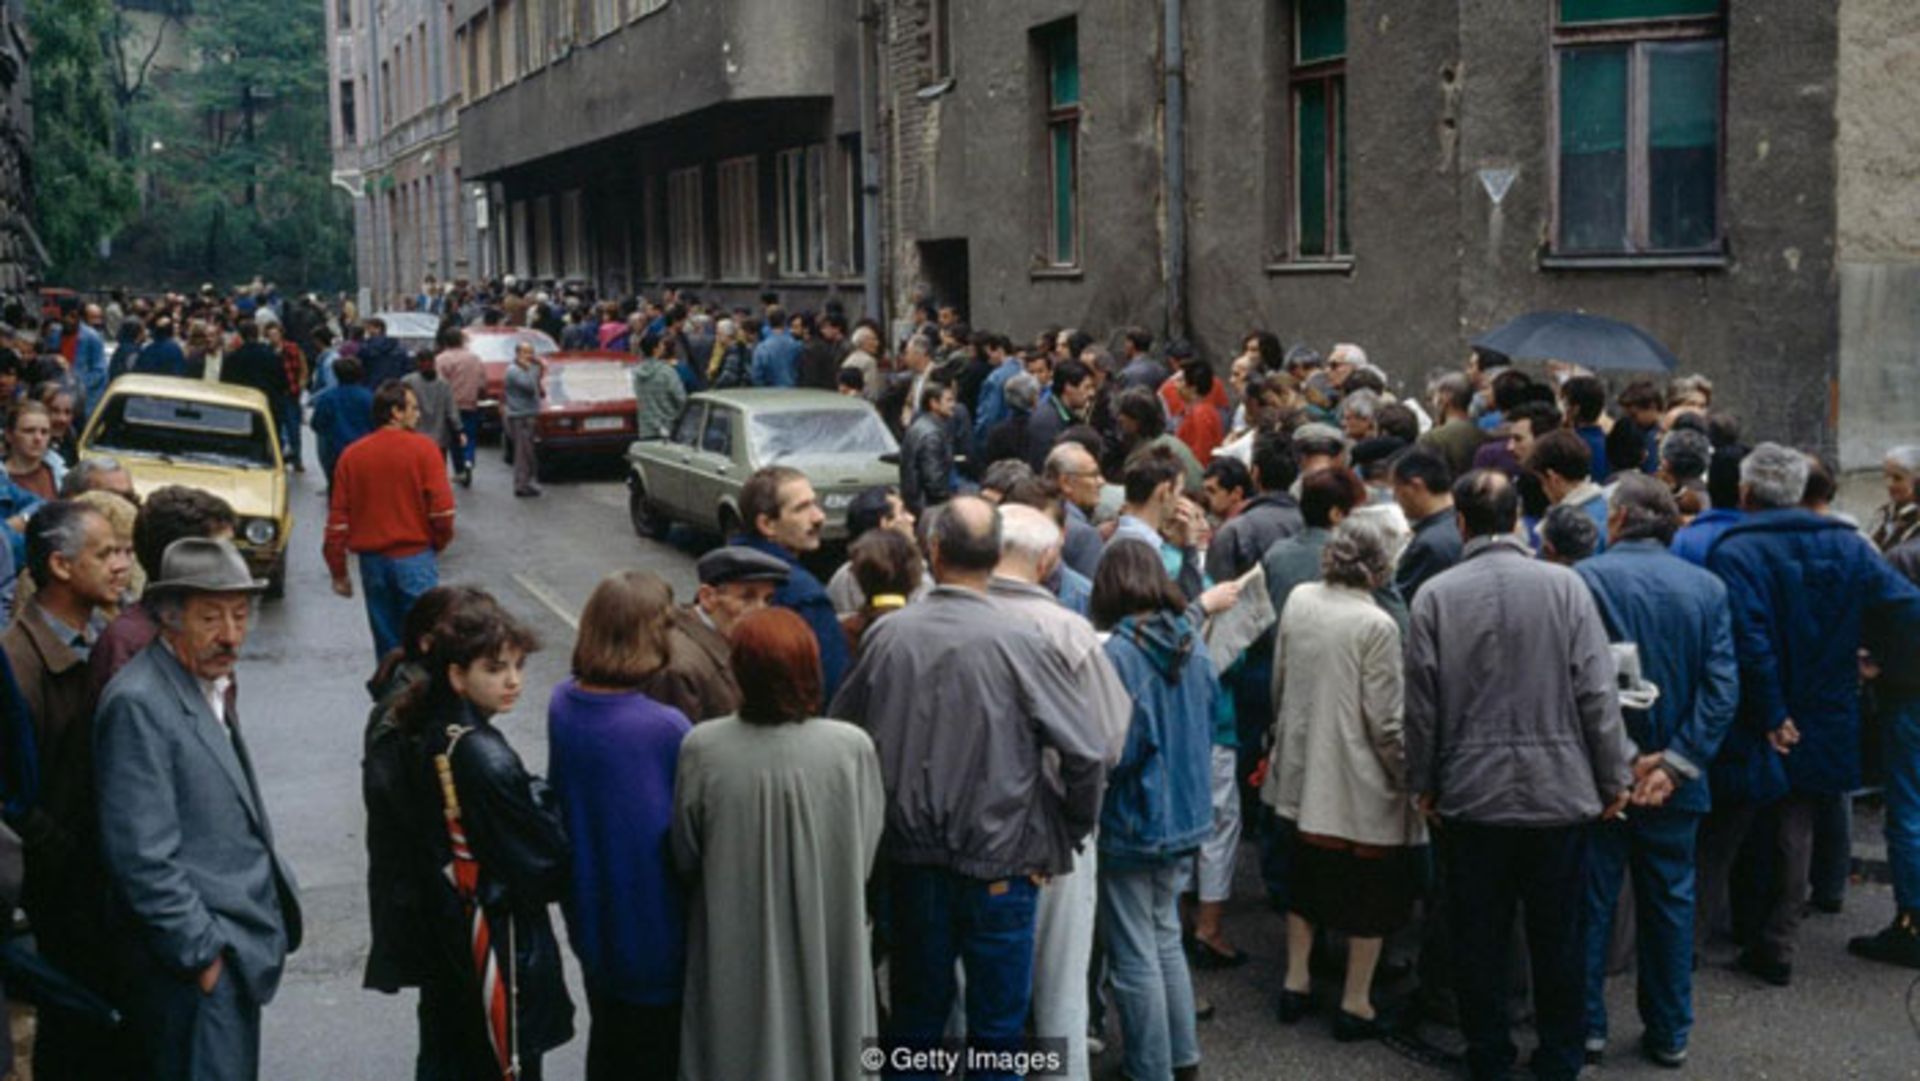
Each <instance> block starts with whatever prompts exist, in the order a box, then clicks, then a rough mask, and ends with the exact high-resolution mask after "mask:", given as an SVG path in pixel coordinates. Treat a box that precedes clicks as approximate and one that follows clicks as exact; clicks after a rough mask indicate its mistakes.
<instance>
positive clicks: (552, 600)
mask: <svg viewBox="0 0 1920 1081" xmlns="http://www.w3.org/2000/svg"><path fill="white" fill-rule="evenodd" d="M508 577H510V578H512V579H513V580H514V582H515V584H517V585H519V587H520V588H521V589H524V590H526V591H527V594H528V595H529V596H531V597H532V598H533V599H534V600H536V601H539V602H540V603H541V604H544V605H546V606H547V611H549V612H552V613H553V614H554V615H556V616H559V617H560V622H562V623H565V624H566V625H567V626H568V627H571V628H572V629H574V630H576V631H577V630H579V629H580V620H579V619H578V618H577V617H576V616H574V615H573V613H571V612H569V611H567V606H566V605H564V604H562V603H561V602H560V598H558V597H556V596H554V595H553V594H552V592H550V591H549V590H548V589H547V587H545V586H543V585H541V584H540V583H538V582H536V581H534V580H533V579H531V578H528V577H527V576H526V575H524V574H521V573H519V572H518V571H514V572H511V573H510V574H509V575H508Z"/></svg>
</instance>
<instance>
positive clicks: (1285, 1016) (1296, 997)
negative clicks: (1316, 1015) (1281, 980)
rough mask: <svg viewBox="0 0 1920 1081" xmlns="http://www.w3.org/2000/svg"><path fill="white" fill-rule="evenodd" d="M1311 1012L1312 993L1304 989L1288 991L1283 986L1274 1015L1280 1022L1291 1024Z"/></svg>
mask: <svg viewBox="0 0 1920 1081" xmlns="http://www.w3.org/2000/svg"><path fill="white" fill-rule="evenodd" d="M1312 1012H1313V995H1311V994H1309V993H1308V992H1305V991H1288V990H1286V989H1284V988H1282V989H1281V991H1280V1007H1279V1009H1278V1010H1276V1011H1275V1013H1276V1015H1277V1016H1278V1017H1279V1018H1280V1023H1281V1024H1283V1025H1291V1024H1293V1023H1294V1022H1295V1021H1298V1020H1300V1019H1301V1018H1302V1017H1305V1016H1306V1015H1308V1014H1310V1013H1312Z"/></svg>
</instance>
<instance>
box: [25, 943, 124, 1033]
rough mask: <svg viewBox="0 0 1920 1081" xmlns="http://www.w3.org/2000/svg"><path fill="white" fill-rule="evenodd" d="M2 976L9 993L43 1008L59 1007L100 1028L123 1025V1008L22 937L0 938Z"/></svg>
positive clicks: (60, 1009)
mask: <svg viewBox="0 0 1920 1081" xmlns="http://www.w3.org/2000/svg"><path fill="white" fill-rule="evenodd" d="M0 980H4V981H5V983H6V987H7V993H8V994H10V995H12V996H14V997H17V998H21V999H24V1000H26V1001H28V1002H31V1003H33V1004H34V1005H35V1006H38V1007H40V1008H41V1009H43V1010H58V1011H60V1012H62V1013H67V1014H71V1015H73V1016H75V1017H79V1018H82V1019H84V1020H86V1021H87V1022H89V1023H91V1024H95V1025H98V1026H100V1027H101V1028H118V1027H120V1021H121V1018H120V1011H118V1010H116V1009H114V1008H113V1005H112V1004H111V1003H109V1002H108V1001H107V1000H106V999H103V998H101V997H100V996H99V995H96V994H94V993H93V992H92V991H91V990H89V989H87V988H86V987H84V986H82V985H81V984H80V983H79V981H77V980H75V979H74V978H73V977H71V976H68V975H67V974H66V973H64V972H62V971H60V970H59V969H57V968H55V967H53V966H52V965H50V964H48V963H47V961H46V959H45V958H42V957H41V956H40V955H39V954H37V953H34V952H33V950H31V949H29V948H28V947H27V944H26V943H25V942H23V941H21V940H20V939H19V938H17V937H14V938H9V939H7V940H6V941H5V942H0Z"/></svg>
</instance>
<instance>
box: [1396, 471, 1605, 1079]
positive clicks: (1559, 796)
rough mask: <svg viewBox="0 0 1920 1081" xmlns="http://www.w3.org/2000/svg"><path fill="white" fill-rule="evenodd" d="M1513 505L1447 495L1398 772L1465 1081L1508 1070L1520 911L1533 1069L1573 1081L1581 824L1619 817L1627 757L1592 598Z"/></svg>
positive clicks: (1415, 647) (1478, 484)
mask: <svg viewBox="0 0 1920 1081" xmlns="http://www.w3.org/2000/svg"><path fill="white" fill-rule="evenodd" d="M1519 502H1520V500H1519V494H1518V492H1517V491H1516V490H1515V489H1514V487H1513V485H1512V483H1511V482H1510V481H1508V479H1507V478H1506V476H1505V475H1504V474H1501V473H1497V472H1493V471H1490V470H1475V471H1474V472H1471V473H1468V474H1467V475H1466V476H1464V477H1462V478H1460V480H1459V481H1458V482H1456V483H1455V484H1454V486H1453V504H1454V514H1455V518H1456V522H1457V525H1458V528H1459V531H1460V535H1461V537H1462V538H1463V539H1464V540H1465V541H1466V544H1465V546H1464V547H1463V548H1462V550H1461V558H1460V562H1459V563H1458V564H1456V565H1455V566H1454V567H1453V568H1451V569H1449V570H1446V571H1443V572H1441V573H1440V574H1438V575H1437V576H1435V577H1434V578H1432V579H1430V580H1429V581H1428V582H1427V583H1426V584H1425V585H1424V586H1423V587H1422V588H1421V590H1420V592H1419V595H1418V596H1417V597H1416V598H1415V599H1414V602H1413V613H1412V625H1411V628H1410V630H1409V632H1408V637H1407V692H1406V693H1407V702H1406V728H1407V760H1408V768H1409V774H1410V777H1411V782H1412V784H1413V786H1414V789H1413V790H1414V791H1415V792H1418V793H1420V806H1421V809H1422V811H1424V812H1425V813H1426V814H1427V815H1428V816H1429V817H1430V818H1433V819H1436V820H1437V821H1438V822H1439V824H1440V828H1439V830H1438V831H1437V835H1438V837H1439V838H1440V843H1441V844H1442V846H1443V855H1444V858H1445V861H1446V864H1447V867H1446V898H1445V901H1446V904H1447V906H1448V916H1447V918H1448V924H1449V926H1448V930H1449V931H1450V933H1451V935H1452V939H1453V946H1454V953H1453V974H1454V984H1455V989H1456V991H1457V992H1458V994H1459V1000H1460V1023H1461V1028H1462V1030H1463V1031H1464V1032H1465V1034H1466V1037H1467V1065H1468V1069H1469V1072H1470V1074H1471V1076H1472V1077H1474V1078H1475V1079H1479V1078H1493V1077H1505V1076H1507V1073H1508V1071H1509V1070H1510V1069H1511V1068H1512V1065H1513V1062H1514V1058H1515V1049H1514V1045H1513V1041H1512V1038H1511V1035H1510V1033H1509V1031H1508V1026H1507V1011H1506V987H1507V975H1508V973H1507V965H1506V963H1505V962H1506V960H1507V957H1508V951H1507V949H1506V946H1507V943H1508V941H1509V936H1510V934H1511V932H1512V928H1513V921H1514V907H1515V905H1516V904H1518V903H1521V902H1524V907H1525V910H1526V938H1527V946H1528V951H1529V955H1530V957H1531V960H1532V967H1533V983H1534V1012H1535V1016H1536V1018H1537V1028H1538V1030H1539V1033H1540V1047H1539V1049H1538V1050H1537V1051H1536V1052H1535V1053H1534V1057H1533V1070H1534V1074H1535V1076H1537V1077H1540V1078H1543V1079H1549V1081H1571V1079H1572V1078H1573V1077H1574V1076H1575V1075H1576V1074H1577V1073H1578V1072H1579V1070H1580V1067H1581V1064H1582V1060H1583V1054H1582V1042H1583V1038H1584V1036H1585V1028H1584V1026H1585V1012H1586V1011H1585V1005H1584V990H1583V989H1584V980H1585V948H1584V943H1583V940H1582V937H1581V934H1580V930H1581V900H1582V889H1583V886H1584V883H1585V881H1586V873H1585V872H1586V854H1587V827H1588V825H1589V824H1590V823H1591V822H1593V821H1594V820H1595V819H1600V818H1606V819H1611V818H1614V817H1616V816H1618V814H1619V813H1620V811H1621V809H1622V808H1623V807H1624V806H1625V805H1626V802H1627V799H1628V797H1629V796H1630V795H1631V791H1632V783H1633V772H1632V766H1631V763H1632V760H1633V746H1632V743H1631V742H1630V741H1629V740H1628V739H1627V736H1626V729H1625V726H1624V725H1623V723H1622V721H1621V717H1620V704H1619V700H1618V697H1617V693H1616V691H1615V687H1614V666H1613V657H1612V653H1611V651H1610V649H1609V646H1608V642H1607V630H1606V625H1605V624H1604V623H1603V622H1602V621H1601V618H1600V613H1599V610H1598V609H1597V608H1596V607H1595V606H1594V602H1593V597H1592V595H1591V594H1590V593H1589V592H1588V591H1587V588H1586V586H1585V585H1583V584H1582V583H1581V580H1580V577H1579V576H1578V575H1576V574H1574V573H1573V572H1572V571H1570V570H1568V569H1566V568H1564V567H1557V566H1553V565H1551V564H1548V563H1542V562H1536V561H1534V560H1532V559H1530V558H1529V557H1528V554H1527V550H1526V546H1525V544H1524V543H1523V542H1521V541H1520V540H1519V539H1518V538H1516V537H1515V536H1514V524H1515V522H1516V520H1517V517H1518V513H1519Z"/></svg>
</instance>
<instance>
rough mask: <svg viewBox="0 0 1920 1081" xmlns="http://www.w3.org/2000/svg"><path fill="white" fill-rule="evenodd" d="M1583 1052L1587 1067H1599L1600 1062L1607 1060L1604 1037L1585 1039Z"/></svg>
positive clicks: (1605, 1039)
mask: <svg viewBox="0 0 1920 1081" xmlns="http://www.w3.org/2000/svg"><path fill="white" fill-rule="evenodd" d="M1584 1050H1585V1052H1586V1059H1587V1065H1589V1066H1598V1065H1600V1064H1601V1063H1602V1062H1605V1061H1606V1058H1607V1038H1606V1037H1605V1036H1589V1037H1587V1042H1586V1045H1585V1048H1584Z"/></svg>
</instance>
